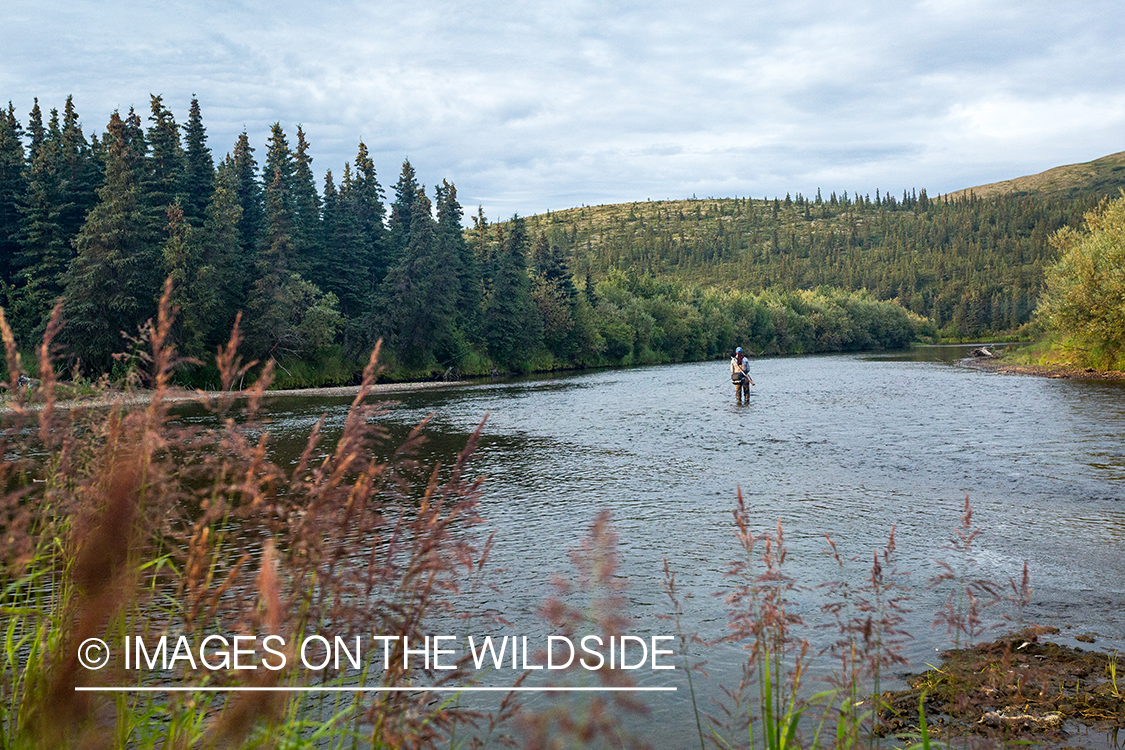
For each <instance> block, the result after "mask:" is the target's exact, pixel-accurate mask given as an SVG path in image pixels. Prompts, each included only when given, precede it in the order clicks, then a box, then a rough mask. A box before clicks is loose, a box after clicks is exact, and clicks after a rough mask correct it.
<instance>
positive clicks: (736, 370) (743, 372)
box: [730, 346, 754, 401]
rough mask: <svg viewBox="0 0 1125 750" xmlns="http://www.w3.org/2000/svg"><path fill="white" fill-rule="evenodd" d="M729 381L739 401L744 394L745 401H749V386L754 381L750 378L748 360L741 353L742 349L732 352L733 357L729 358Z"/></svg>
mask: <svg viewBox="0 0 1125 750" xmlns="http://www.w3.org/2000/svg"><path fill="white" fill-rule="evenodd" d="M730 380H731V382H732V383H734V394H735V396H736V397H737V398H738V400H739V401H742V396H743V394H745V396H746V400H747V401H749V400H750V386H752V385H754V380H753V379H752V378H751V377H750V360H749V359H747V358H746V356H745V355H744V354H743V353H742V347H741V346H740V347H738V348H737V349H735V350H734V356H733V357H731V358H730Z"/></svg>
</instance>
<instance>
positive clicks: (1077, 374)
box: [962, 357, 1125, 380]
mask: <svg viewBox="0 0 1125 750" xmlns="http://www.w3.org/2000/svg"><path fill="white" fill-rule="evenodd" d="M962 364H964V365H965V366H966V367H972V368H973V369H976V370H984V371H985V372H995V373H999V374H1001V375H1032V376H1035V377H1040V378H1067V379H1071V380H1125V371H1121V370H1096V369H1094V368H1093V367H1072V366H1069V365H1020V364H1015V363H1012V362H1009V361H1007V360H1006V359H1003V358H992V359H990V358H988V357H971V358H969V359H965V360H962Z"/></svg>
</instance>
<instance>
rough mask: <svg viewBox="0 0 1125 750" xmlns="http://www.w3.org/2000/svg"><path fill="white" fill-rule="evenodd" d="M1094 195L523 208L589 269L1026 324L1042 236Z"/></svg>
mask: <svg viewBox="0 0 1125 750" xmlns="http://www.w3.org/2000/svg"><path fill="white" fill-rule="evenodd" d="M1098 198H1099V196H1097V195H1094V194H1086V195H1080V196H1079V197H1077V198H1069V199H1061V198H1050V197H1037V196H1034V195H1012V196H1003V197H998V198H991V199H988V200H980V199H976V198H973V197H970V198H966V199H960V200H955V201H946V200H942V199H931V198H929V197H928V196H927V194H926V191H925V190H921V191H918V190H911V191H904V192H903V195H902V198H901V199H899V198H897V197H895V196H893V195H890V194H880V193H879V192H878V191H877V192H876V196H875V198H874V199H872V198H871V197H869V196H866V195H862V196H861V195H856V196H849V195H848V194H847V193H846V192H845V193H843V194H842V195H840V196H837V195H836V193H832V194H831V195H830V196H829V197H828V198H824V197H822V196H821V194H820V191H817V195H816V197H815V198H807V197H805V196H802V195H800V194H797V196H796V197H795V198H794V197H793V196H790V195H786V196H785V198H784V199H778V198H773V199H768V198H763V199H750V198H732V199H703V200H695V199H693V200H690V201H662V202H648V203H634V204H623V205H619V206H599V207H584V208H576V209H569V210H567V211H561V212H555V213H550V214H546V215H543V216H538V217H534V218H533V219H531V220H530V221H532V223H533V226H534V227H535V228H538V229H540V230H541V231H545V232H546V233H547V234H548V236H549V237H550V238H551V241H553V242H557V243H559V244H560V246H562V247H563V249H564V251H565V252H567V253H570V254H572V257H573V262H574V264H575V268H576V270H577V271H578V273H579V274H580V275H581V274H583V273H585V272H587V271H588V272H589V273H591V274H592V275H593V276H594V278H600V277H601V276H603V275H604V274H605V273H607V272H608V271H609V269H612V268H625V267H636V268H638V269H639V270H641V271H642V272H647V273H650V274H653V275H656V276H672V277H675V278H678V279H681V280H684V281H687V282H690V283H697V284H719V285H722V286H726V287H729V288H750V289H760V288H771V287H773V288H779V289H815V288H817V287H821V286H828V287H835V288H842V289H850V290H867V291H868V292H870V293H871V294H872V295H873V296H874V297H875V298H876V299H881V300H897V301H898V302H900V303H901V304H902V305H903V306H905V307H906V308H908V309H909V310H911V311H913V312H915V313H917V314H918V315H921V316H924V317H928V318H930V319H931V320H932V321H933V322H934V323H935V324H936V325H937V326H938V327H939V328H940V329H942V333H943V335H946V336H952V337H976V336H982V335H986V334H988V333H1000V332H1006V331H1014V330H1015V329H1017V328H1018V327H1019V326H1021V325H1023V324H1025V323H1027V322H1028V321H1029V320H1030V318H1031V315H1032V313H1033V311H1034V310H1035V307H1036V303H1037V300H1038V298H1039V295H1040V294H1041V292H1042V289H1043V278H1044V270H1045V268H1046V267H1047V266H1049V265H1050V264H1051V263H1052V262H1054V260H1055V258H1056V257H1057V251H1056V250H1055V249H1054V248H1053V247H1052V246H1051V243H1050V241H1049V240H1050V237H1051V235H1052V234H1053V233H1054V232H1055V231H1057V230H1058V229H1059V228H1061V227H1063V226H1067V225H1071V224H1076V223H1079V222H1080V221H1081V219H1082V216H1083V214H1084V212H1086V211H1088V210H1089V209H1090V208H1091V207H1092V206H1094V205H1095V204H1096V203H1097V200H1098Z"/></svg>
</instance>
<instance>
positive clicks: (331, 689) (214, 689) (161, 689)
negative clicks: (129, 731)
mask: <svg viewBox="0 0 1125 750" xmlns="http://www.w3.org/2000/svg"><path fill="white" fill-rule="evenodd" d="M74 690H75V692H80V693H598V692H618V693H621V692H630V693H657V692H675V691H676V688H674V687H367V686H364V685H358V686H354V687H350V686H344V687H340V686H328V687H247V686H237V687H218V686H213V685H212V686H207V687H184V686H179V685H177V686H161V685H148V686H143V687H118V686H111V685H106V686H100V687H99V686H95V687H76V688H74Z"/></svg>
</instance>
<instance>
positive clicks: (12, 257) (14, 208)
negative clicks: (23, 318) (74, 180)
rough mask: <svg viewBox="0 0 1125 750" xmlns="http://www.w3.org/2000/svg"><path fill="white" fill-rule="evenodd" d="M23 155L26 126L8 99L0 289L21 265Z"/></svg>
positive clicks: (1, 157) (2, 118)
mask: <svg viewBox="0 0 1125 750" xmlns="http://www.w3.org/2000/svg"><path fill="white" fill-rule="evenodd" d="M24 159H25V155H24V148H23V129H22V128H21V127H20V123H19V120H18V119H17V118H16V111H15V108H14V107H12V104H11V102H9V103H8V109H7V111H3V110H0V289H7V288H8V287H10V285H11V284H12V282H13V281H14V276H15V272H16V268H17V265H18V254H19V249H20V241H19V223H20V211H19V206H20V203H21V202H22V201H23V197H24V194H25V193H26V192H27V178H26V176H25V174H24V170H25V163H24ZM0 302H2V303H3V304H5V305H8V304H10V301H9V300H5V299H0ZM9 309H10V308H9Z"/></svg>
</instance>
